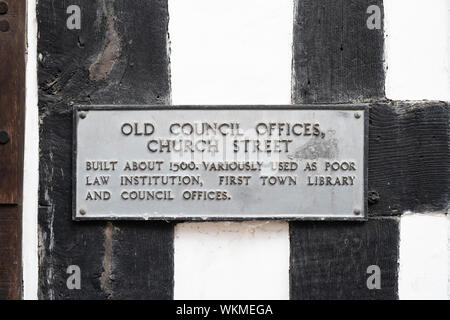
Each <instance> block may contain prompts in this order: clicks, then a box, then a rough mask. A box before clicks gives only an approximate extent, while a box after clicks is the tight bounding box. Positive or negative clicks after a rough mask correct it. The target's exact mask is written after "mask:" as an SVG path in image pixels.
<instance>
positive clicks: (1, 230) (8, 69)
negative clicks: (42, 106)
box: [0, 0, 26, 300]
mask: <svg viewBox="0 0 450 320" xmlns="http://www.w3.org/2000/svg"><path fill="white" fill-rule="evenodd" d="M25 34H26V2H25V0H16V1H0V300H4V299H20V298H21V297H22V254H21V250H22V245H21V239H22V177H23V175H22V171H23V139H24V116H25V45H26V43H25Z"/></svg>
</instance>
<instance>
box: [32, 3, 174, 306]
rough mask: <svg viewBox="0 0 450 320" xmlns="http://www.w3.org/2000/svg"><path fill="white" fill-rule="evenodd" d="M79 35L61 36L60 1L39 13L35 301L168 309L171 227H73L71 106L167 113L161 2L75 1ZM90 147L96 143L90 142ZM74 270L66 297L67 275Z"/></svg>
mask: <svg viewBox="0 0 450 320" xmlns="http://www.w3.org/2000/svg"><path fill="white" fill-rule="evenodd" d="M70 4H77V5H79V6H80V8H81V14H82V20H81V21H82V26H81V30H68V29H67V28H66V19H67V17H68V16H69V15H68V14H66V9H67V6H69V4H67V3H65V2H64V1H58V2H55V1H50V0H42V1H39V3H38V8H37V10H38V27H39V34H40V37H39V42H38V55H39V113H40V121H41V124H40V149H41V152H40V192H39V205H40V208H39V239H40V249H39V259H40V269H39V281H40V282H39V297H40V299H119V298H126V299H170V298H172V296H173V226H172V225H171V224H169V223H166V222H147V223H145V222H144V223H140V224H136V223H135V222H114V223H111V222H74V221H72V218H71V216H72V212H71V203H72V189H71V188H72V187H71V186H72V182H71V168H72V133H73V131H72V130H73V128H72V106H73V105H74V104H170V82H169V57H168V42H167V39H168V34H167V26H168V12H167V1H166V0H151V1H139V2H133V4H132V5H130V2H129V1H126V0H118V1H117V0H116V1H112V0H97V1H91V0H83V1H81V0H77V1H72V2H71V3H70ZM93 138H94V139H95V137H93ZM69 265H78V266H79V267H80V269H81V279H82V281H81V289H80V290H69V289H68V288H67V286H66V279H67V277H68V276H69V275H68V274H67V273H66V269H67V267H68V266H69Z"/></svg>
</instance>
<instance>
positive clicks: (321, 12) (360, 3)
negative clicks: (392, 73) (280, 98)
mask: <svg viewBox="0 0 450 320" xmlns="http://www.w3.org/2000/svg"><path fill="white" fill-rule="evenodd" d="M370 5H377V6H378V7H379V8H380V10H381V13H383V1H382V0H337V1H327V0H296V1H295V11H294V20H295V22H294V47H293V49H294V52H293V79H292V84H293V92H292V97H293V101H295V102H296V103H326V102H330V103H339V102H352V103H353V102H361V101H367V100H372V99H380V98H384V58H383V55H384V32H383V27H382V28H381V29H380V30H377V29H375V30H369V29H368V28H367V24H366V21H367V19H368V18H369V16H370V15H369V14H367V13H366V12H367V8H368V7H369V6H370Z"/></svg>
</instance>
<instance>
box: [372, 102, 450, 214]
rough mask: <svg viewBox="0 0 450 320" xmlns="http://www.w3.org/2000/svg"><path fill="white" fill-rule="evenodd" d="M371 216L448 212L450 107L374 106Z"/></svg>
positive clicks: (431, 104) (428, 104) (440, 104)
mask: <svg viewBox="0 0 450 320" xmlns="http://www.w3.org/2000/svg"><path fill="white" fill-rule="evenodd" d="M369 121H370V125H369V198H370V196H371V194H370V192H372V196H373V200H372V202H369V215H370V216H389V215H392V216H395V215H401V214H403V213H404V212H405V211H408V210H410V211H414V212H435V211H442V210H446V209H447V207H448V203H449V185H450V180H449V178H448V172H450V148H449V146H450V138H449V132H450V108H449V105H448V104H446V103H443V102H431V101H430V102H391V103H388V104H377V105H374V106H372V107H371V108H370V120H369Z"/></svg>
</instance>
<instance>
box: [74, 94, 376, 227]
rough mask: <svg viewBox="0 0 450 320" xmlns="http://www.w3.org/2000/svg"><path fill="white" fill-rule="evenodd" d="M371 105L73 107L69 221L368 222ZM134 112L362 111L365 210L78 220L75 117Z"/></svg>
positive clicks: (86, 218)
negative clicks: (302, 214) (320, 214)
mask: <svg viewBox="0 0 450 320" xmlns="http://www.w3.org/2000/svg"><path fill="white" fill-rule="evenodd" d="M371 105H372V104H370V103H360V104H339V103H336V104H292V105H112V104H105V105H81V104H76V105H73V110H72V116H73V128H72V220H73V221H167V222H169V221H173V222H189V221H193V222H201V221H205V222H208V221H209V222H211V221H261V220H267V221H271V220H273V221H349V222H355V221H359V222H365V221H368V218H369V212H368V192H369V186H368V175H369V172H368V153H369V107H370V106H371ZM91 110H96V111H134V110H304V111H308V110H311V111H314V110H343V111H353V110H354V111H361V112H362V113H363V119H362V120H363V121H364V124H363V125H364V150H363V159H364V160H363V162H364V163H363V165H364V168H363V174H364V190H363V192H364V200H363V201H364V206H363V211H364V212H363V213H362V214H360V215H358V216H355V217H332V216H330V217H286V216H284V217H283V216H276V217H267V216H263V217H154V218H153V217H145V218H144V217H138V216H136V217H117V216H115V217H80V216H77V212H76V186H77V175H76V173H77V133H78V128H77V125H78V121H79V116H78V114H79V113H80V112H83V111H87V112H89V111H91Z"/></svg>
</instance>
